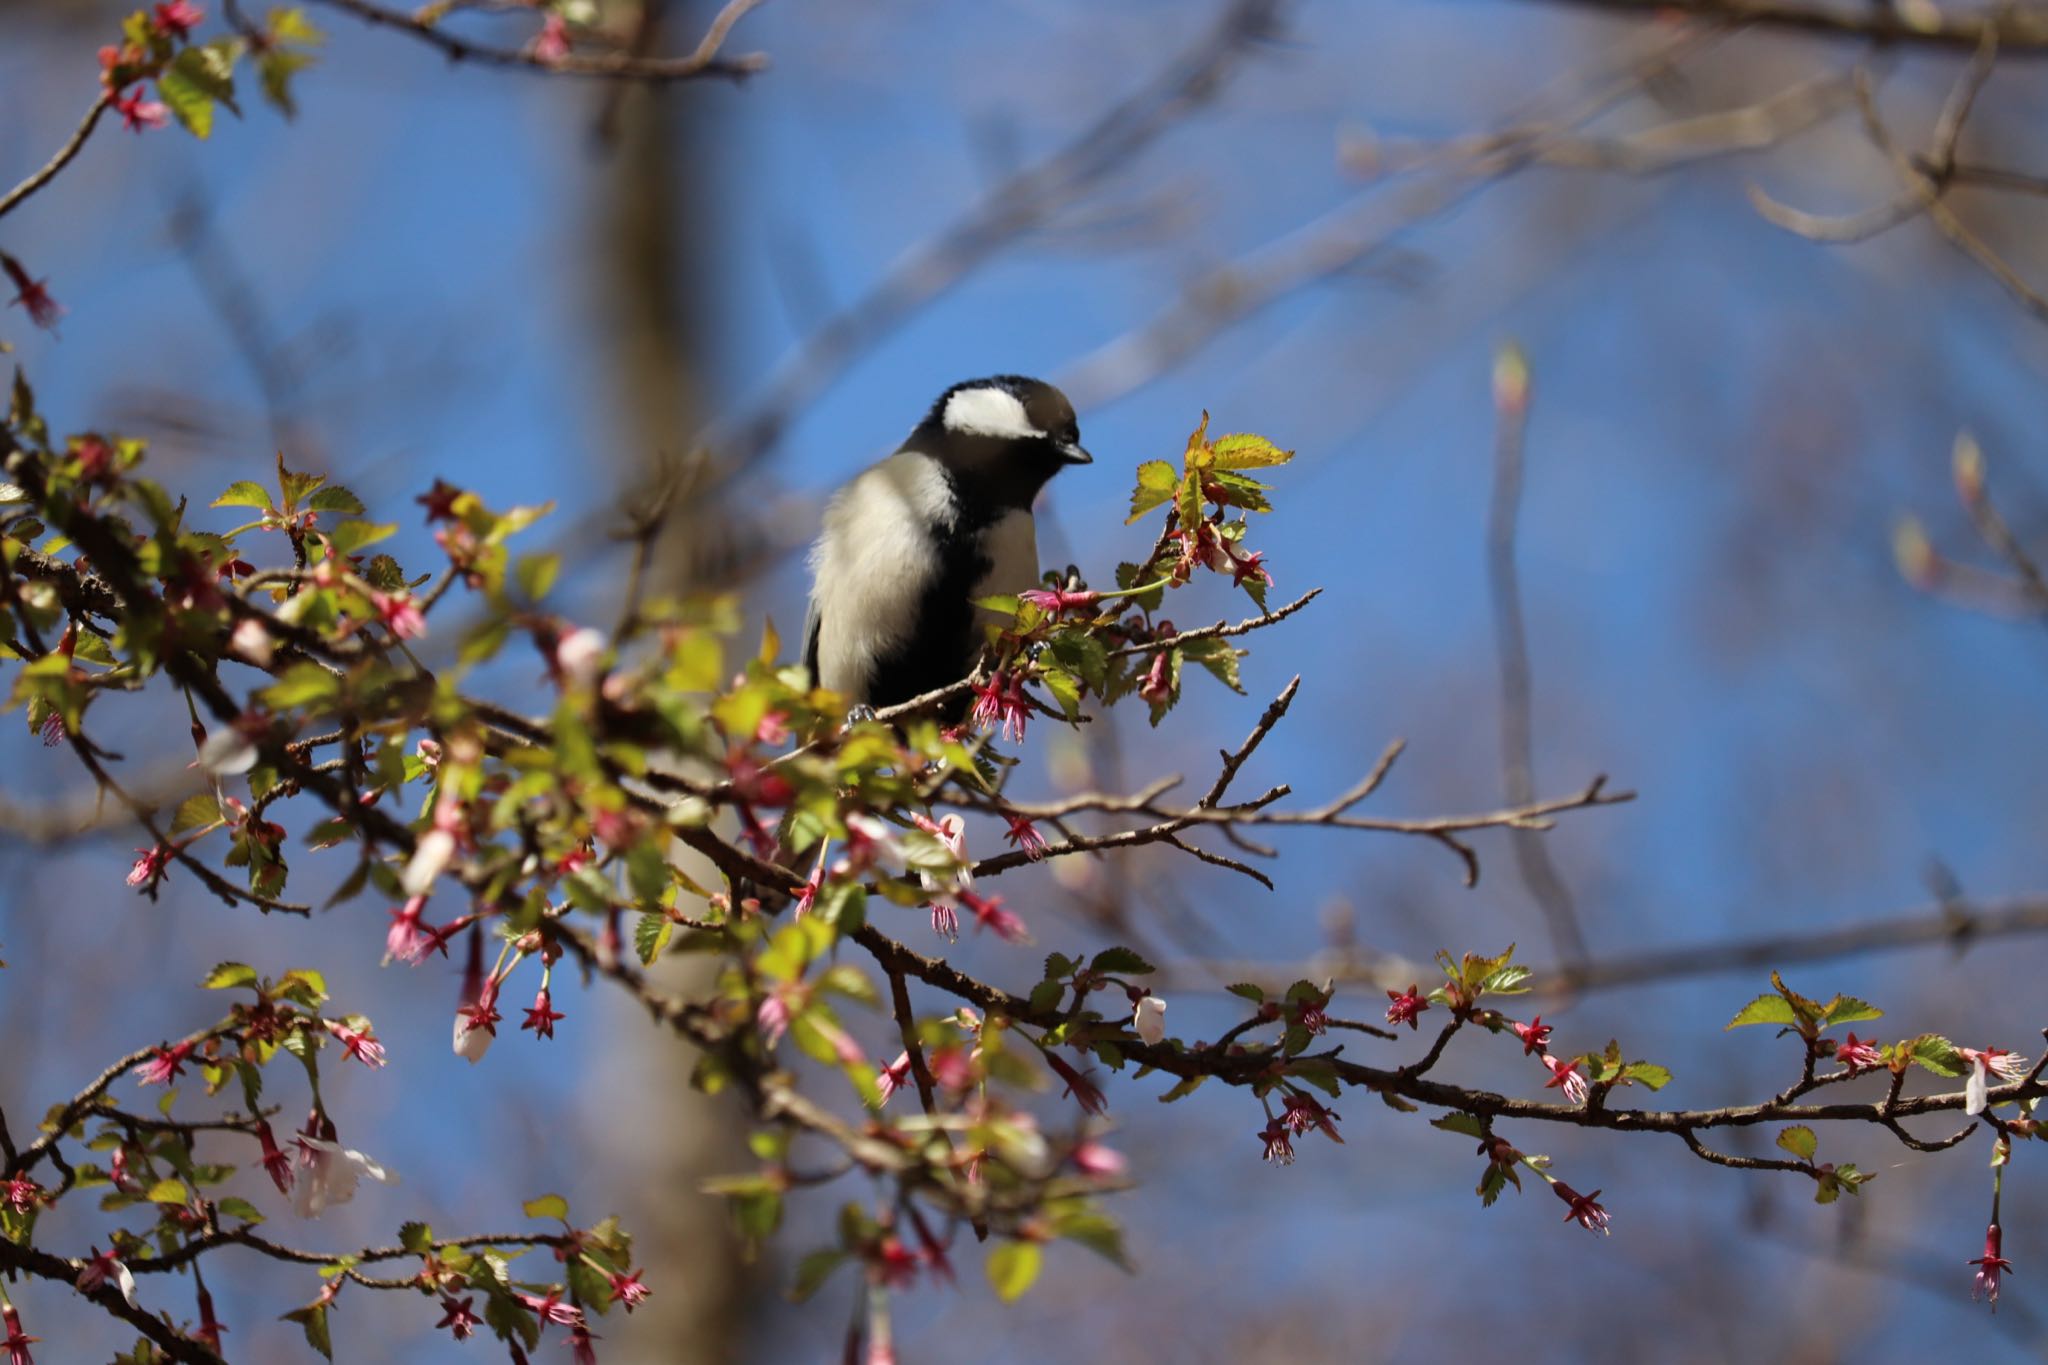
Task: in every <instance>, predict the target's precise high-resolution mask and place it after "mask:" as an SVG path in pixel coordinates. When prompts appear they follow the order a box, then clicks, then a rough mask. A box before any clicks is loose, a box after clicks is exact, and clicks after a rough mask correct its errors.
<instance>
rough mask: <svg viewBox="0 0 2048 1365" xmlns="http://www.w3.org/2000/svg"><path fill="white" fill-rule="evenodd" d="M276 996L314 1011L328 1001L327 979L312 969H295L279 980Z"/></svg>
mask: <svg viewBox="0 0 2048 1365" xmlns="http://www.w3.org/2000/svg"><path fill="white" fill-rule="evenodd" d="M276 994H277V996H278V998H279V999H282V1000H289V1001H291V1002H293V1003H294V1004H299V1005H304V1006H305V1007H306V1008H307V1009H313V1008H316V1007H317V1006H318V1005H319V1004H320V1003H321V1002H322V1001H324V1000H325V999H327V978H326V977H324V976H322V975H321V974H320V973H319V972H317V971H315V970H314V969H313V968H311V967H295V968H293V969H292V970H291V971H288V972H286V973H285V974H284V975H283V976H281V977H279V978H278V981H277V991H276Z"/></svg>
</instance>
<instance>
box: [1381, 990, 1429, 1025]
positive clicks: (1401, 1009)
mask: <svg viewBox="0 0 2048 1365" xmlns="http://www.w3.org/2000/svg"><path fill="white" fill-rule="evenodd" d="M1387 999H1389V1000H1391V1001H1393V1002H1394V1003H1393V1004H1391V1005H1388V1006H1387V1022H1388V1023H1390V1024H1394V1025H1396V1026H1398V1025H1401V1024H1406V1025H1407V1026H1408V1027H1409V1029H1410V1031H1413V1030H1415V1029H1419V1028H1421V1027H1422V1025H1421V1024H1419V1023H1417V1022H1416V1018H1415V1016H1417V1015H1419V1014H1421V1013H1422V1012H1423V1011H1424V1010H1426V1009H1428V1008H1429V1000H1428V999H1427V998H1426V997H1425V996H1424V995H1422V993H1421V988H1420V986H1419V985H1416V986H1410V987H1409V988H1408V989H1407V990H1405V991H1388V992H1387Z"/></svg>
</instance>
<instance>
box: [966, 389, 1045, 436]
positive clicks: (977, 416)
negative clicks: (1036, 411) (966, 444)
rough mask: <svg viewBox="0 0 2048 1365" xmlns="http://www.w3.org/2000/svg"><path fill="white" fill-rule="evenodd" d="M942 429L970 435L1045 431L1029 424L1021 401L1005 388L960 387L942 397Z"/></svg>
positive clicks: (1025, 434)
mask: <svg viewBox="0 0 2048 1365" xmlns="http://www.w3.org/2000/svg"><path fill="white" fill-rule="evenodd" d="M944 421H945V424H946V430H948V431H958V432H962V433H964V434H967V435H971V436H1009V437H1019V438H1025V439H1029V438H1032V437H1040V436H1044V435H1045V433H1044V432H1042V431H1040V430H1039V429H1038V428H1037V427H1034V426H1032V425H1031V419H1030V418H1029V417H1026V416H1025V415H1024V404H1023V403H1022V402H1021V401H1020V400H1019V399H1018V397H1017V395H1016V394H1014V393H1011V392H1009V391H1008V390H1006V389H962V390H960V392H958V393H956V394H954V395H953V396H952V397H951V398H948V399H947V400H946V412H945V416H944Z"/></svg>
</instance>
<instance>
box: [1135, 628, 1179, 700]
mask: <svg viewBox="0 0 2048 1365" xmlns="http://www.w3.org/2000/svg"><path fill="white" fill-rule="evenodd" d="M1159 633H1160V634H1161V635H1171V634H1172V633H1173V623H1172V622H1171V621H1162V622H1160V624H1159ZM1172 655H1173V651H1172V650H1169V649H1161V650H1157V651H1155V652H1154V653H1153V655H1152V666H1151V667H1150V668H1148V669H1146V670H1145V681H1143V682H1141V683H1139V684H1138V696H1139V698H1140V699H1141V700H1143V701H1144V702H1145V703H1146V704H1147V705H1149V706H1165V705H1167V704H1169V703H1170V702H1172V701H1173V658H1172Z"/></svg>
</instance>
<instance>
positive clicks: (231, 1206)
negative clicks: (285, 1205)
mask: <svg viewBox="0 0 2048 1365" xmlns="http://www.w3.org/2000/svg"><path fill="white" fill-rule="evenodd" d="M214 1207H215V1208H216V1209H218V1210H219V1211H220V1213H221V1216H222V1217H224V1218H239V1219H241V1220H242V1221H243V1222H245V1223H260V1222H262V1221H263V1213H262V1211H261V1210H260V1209H258V1208H257V1207H256V1206H255V1205H254V1204H252V1203H250V1202H249V1201H248V1200H246V1199H244V1198H242V1196H240V1195H238V1194H231V1195H228V1196H227V1197H226V1198H224V1199H222V1200H220V1201H219V1202H218V1203H216V1204H215V1205H214Z"/></svg>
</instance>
